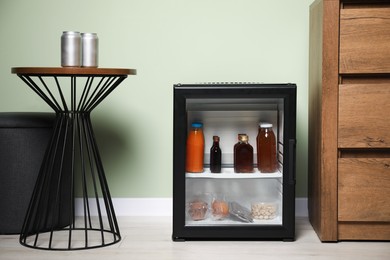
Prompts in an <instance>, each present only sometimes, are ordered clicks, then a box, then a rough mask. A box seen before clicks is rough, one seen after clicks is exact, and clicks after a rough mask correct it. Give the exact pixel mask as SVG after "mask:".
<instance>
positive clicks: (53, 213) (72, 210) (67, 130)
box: [20, 77, 124, 250]
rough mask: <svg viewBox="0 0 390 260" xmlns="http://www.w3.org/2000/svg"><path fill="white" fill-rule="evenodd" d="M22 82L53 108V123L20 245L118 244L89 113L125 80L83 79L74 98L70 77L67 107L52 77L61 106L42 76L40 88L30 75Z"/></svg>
mask: <svg viewBox="0 0 390 260" xmlns="http://www.w3.org/2000/svg"><path fill="white" fill-rule="evenodd" d="M22 79H23V80H24V81H25V82H26V83H27V84H28V85H29V86H30V87H31V88H32V89H33V90H34V91H35V92H36V93H38V94H39V95H40V96H41V97H42V98H43V99H44V100H45V101H46V102H47V103H48V104H49V105H50V106H51V107H52V108H54V109H55V111H56V113H57V120H56V123H55V126H54V133H53V136H52V138H51V141H50V144H49V147H48V148H47V151H46V154H45V157H44V161H43V163H42V166H41V170H40V173H39V176H38V179H37V182H36V186H35V189H34V192H33V195H32V198H31V202H30V205H29V208H28V211H27V214H26V218H25V221H24V224H23V228H22V231H21V234H20V243H21V244H22V245H25V246H27V247H32V248H39V249H49V250H78V249H88V248H96V247H102V246H108V245H112V244H114V243H117V242H119V241H120V239H121V236H120V232H119V228H118V223H117V220H116V216H115V212H114V208H113V205H112V200H111V195H110V192H109V189H108V185H107V180H106V177H105V173H104V169H103V165H102V161H101V158H100V155H99V150H98V147H97V144H96V141H95V136H94V133H93V129H92V124H91V119H90V112H91V110H92V109H93V108H94V107H96V106H97V105H98V104H99V103H100V102H101V101H102V100H103V99H104V98H105V97H106V96H107V95H108V94H109V93H110V92H111V91H112V90H113V89H114V88H115V87H116V86H117V85H119V83H120V82H121V81H122V80H123V79H124V78H111V77H109V78H102V79H101V80H100V82H99V83H97V85H93V84H92V82H93V78H88V79H87V80H86V81H85V84H84V87H83V88H82V93H81V94H80V93H79V94H78V92H77V86H76V78H75V77H72V79H71V88H70V92H71V93H70V99H71V103H70V104H67V103H66V101H65V100H66V96H65V95H64V93H63V92H62V90H61V88H60V86H59V81H58V80H57V78H55V79H54V80H55V82H57V83H56V86H57V87H58V88H55V89H57V91H58V92H57V96H59V97H60V102H57V101H56V100H55V98H54V94H53V93H52V91H50V90H49V88H48V87H47V85H46V83H45V81H44V80H43V79H42V78H41V77H39V80H40V82H41V84H40V85H41V87H39V85H38V84H37V83H36V82H35V81H33V79H32V78H31V77H22ZM42 86H43V87H42ZM75 198H80V199H79V200H77V201H76V200H75Z"/></svg>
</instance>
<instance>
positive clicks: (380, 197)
mask: <svg viewBox="0 0 390 260" xmlns="http://www.w3.org/2000/svg"><path fill="white" fill-rule="evenodd" d="M338 170H339V174H338V220H339V221H363V222H367V221H369V222H389V223H390V200H389V198H388V197H389V194H390V158H342V159H339V162H338ZM388 228H390V226H389V227H388Z"/></svg>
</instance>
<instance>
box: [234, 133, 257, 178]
mask: <svg viewBox="0 0 390 260" xmlns="http://www.w3.org/2000/svg"><path fill="white" fill-rule="evenodd" d="M238 138H239V142H238V143H237V144H236V145H234V172H236V173H252V172H253V147H252V146H251V145H250V144H249V143H248V139H249V138H248V135H246V134H239V135H238Z"/></svg>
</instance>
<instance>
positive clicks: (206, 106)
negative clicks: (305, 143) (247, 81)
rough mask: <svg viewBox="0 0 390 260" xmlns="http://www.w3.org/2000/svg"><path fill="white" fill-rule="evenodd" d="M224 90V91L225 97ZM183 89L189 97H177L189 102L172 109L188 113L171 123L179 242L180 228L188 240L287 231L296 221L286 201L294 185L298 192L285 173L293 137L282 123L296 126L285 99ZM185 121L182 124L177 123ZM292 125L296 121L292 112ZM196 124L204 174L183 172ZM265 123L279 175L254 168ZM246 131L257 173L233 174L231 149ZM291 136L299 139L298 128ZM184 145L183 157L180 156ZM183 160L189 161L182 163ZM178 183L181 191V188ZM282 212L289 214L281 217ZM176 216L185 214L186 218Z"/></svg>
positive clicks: (259, 91) (257, 91) (262, 93)
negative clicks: (216, 154) (216, 167)
mask: <svg viewBox="0 0 390 260" xmlns="http://www.w3.org/2000/svg"><path fill="white" fill-rule="evenodd" d="M179 89H181V88H179ZM190 89H191V88H190ZM222 89H224V90H225V91H222V92H221V90H222ZM182 90H183V91H184V92H185V93H186V94H185V95H183V96H181V95H178V96H181V97H185V98H184V100H182V102H180V101H178V102H175V109H177V108H179V107H178V106H181V108H182V109H183V108H184V110H185V111H183V113H175V123H174V124H175V127H176V128H177V129H175V134H174V139H175V144H174V154H175V156H174V157H175V158H174V168H175V170H174V174H182V175H183V176H182V177H183V178H182V177H179V178H178V176H174V235H173V236H174V240H175V230H176V231H178V230H181V231H183V232H180V231H178V233H182V236H183V239H191V238H205V239H207V238H218V237H220V238H222V237H225V238H226V237H230V238H234V237H235V233H236V235H237V238H239V236H240V238H246V235H245V234H247V235H248V237H247V238H256V235H255V234H254V233H253V232H256V230H257V231H260V230H261V229H268V231H270V230H272V229H275V230H276V229H279V230H285V229H286V225H288V224H287V223H290V224H291V218H294V216H291V210H290V209H291V205H290V207H286V203H287V202H288V201H285V200H286V196H287V195H288V196H291V194H292V195H295V194H294V189H295V188H294V185H295V182H294V185H292V186H293V188H291V187H290V186H291V180H292V179H293V178H295V176H289V175H291V174H293V173H291V172H290V171H289V170H287V168H286V164H291V163H292V162H291V161H289V160H287V161H286V159H287V157H286V154H285V153H286V151H288V150H289V149H287V146H288V145H287V146H286V145H285V142H286V141H287V142H288V140H289V137H287V138H285V131H286V129H285V124H286V122H288V124H289V125H290V124H291V123H290V121H291V120H290V119H289V120H287V121H286V119H287V118H286V112H285V111H286V104H287V103H286V95H280V93H279V94H277V93H278V92H275V93H276V94H275V95H272V91H271V92H270V91H267V89H266V88H262V87H261V86H255V87H254V88H253V89H252V88H249V90H248V89H247V90H246V91H245V86H241V87H240V88H229V87H226V86H222V87H221V86H211V87H210V88H208V87H203V88H202V87H198V88H197V87H194V88H193V89H192V92H191V91H190V90H189V89H186V88H185V86H184V89H182ZM188 91H189V92H188ZM184 92H183V93H182V94H184ZM187 93H188V94H187ZM176 98H177V97H175V99H176ZM293 103H294V102H293ZM180 104H181V105H180ZM294 111H295V103H294ZM180 114H181V116H179V115H180ZM288 114H289V113H288ZM180 117H181V119H182V120H179V118H180ZM292 120H294V121H295V115H294V118H292ZM194 122H201V123H202V124H203V134H204V170H203V172H199V173H191V172H186V171H185V160H186V156H185V151H186V139H187V138H188V133H189V131H190V129H191V124H192V123H194ZM264 122H267V123H271V124H272V130H273V132H274V134H275V137H276V153H277V163H278V167H277V170H276V171H274V172H261V171H259V170H258V169H257V163H258V162H257V141H256V138H257V135H258V128H259V123H264ZM180 124H182V127H180ZM289 127H290V126H289ZM180 128H181V131H182V132H184V134H183V135H179V134H178V130H179V129H180ZM244 133H245V134H246V135H247V136H248V137H249V144H250V145H251V146H252V147H253V172H252V173H239V172H236V171H235V170H234V161H235V160H234V146H235V144H236V143H237V142H238V138H237V136H238V134H244ZM293 135H294V138H295V123H294V133H293ZM213 136H218V137H219V139H220V142H219V145H220V149H221V151H222V168H221V172H220V173H212V172H211V171H210V148H211V147H212V145H213ZM179 139H181V140H179ZM183 146H184V147H183ZM179 147H181V148H180V149H179V150H180V151H181V153H184V154H181V155H180V156H177V152H178V148H179ZM287 153H288V152H287ZM287 156H288V155H287ZM290 157H291V156H290ZM178 159H179V160H184V162H180V163H178V162H177V160H178ZM286 162H287V163H286ZM292 164H294V163H292ZM177 167H179V168H177ZM291 167H292V165H290V166H289V167H288V169H292V168H291ZM294 181H295V180H294ZM179 182H181V183H179ZM180 184H182V185H183V184H184V186H183V187H181V188H179V187H177V185H180ZM291 189H292V190H293V191H291ZM180 191H181V192H182V195H183V196H182V197H181V198H180V196H181V195H180V194H178V192H180ZM181 192H180V193H181ZM284 193H288V194H284ZM293 199H294V200H295V198H293ZM289 201H291V199H290V200H289ZM178 203H179V205H177V204H178ZM175 204H176V205H175ZM286 209H287V210H286ZM285 210H286V211H289V212H284V211H285ZM180 211H181V213H180ZM175 214H179V215H180V214H181V215H182V217H178V216H175ZM175 221H176V222H182V223H175ZM180 225H183V226H182V227H181V226H180ZM251 232H252V233H251ZM260 233H261V232H260ZM260 233H259V232H258V233H257V234H260ZM266 233H267V234H270V233H269V232H266ZM276 233H277V232H276ZM238 234H240V235H238ZM177 235H179V234H177ZM227 235H228V236H227ZM264 236H268V235H264ZM264 236H263V237H262V238H264ZM178 237H179V236H177V238H178ZM260 237H261V235H259V238H260Z"/></svg>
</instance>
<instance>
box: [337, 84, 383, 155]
mask: <svg viewBox="0 0 390 260" xmlns="http://www.w3.org/2000/svg"><path fill="white" fill-rule="evenodd" d="M338 146H339V148H389V147H390V83H382V84H342V85H340V86H339V120H338Z"/></svg>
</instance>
